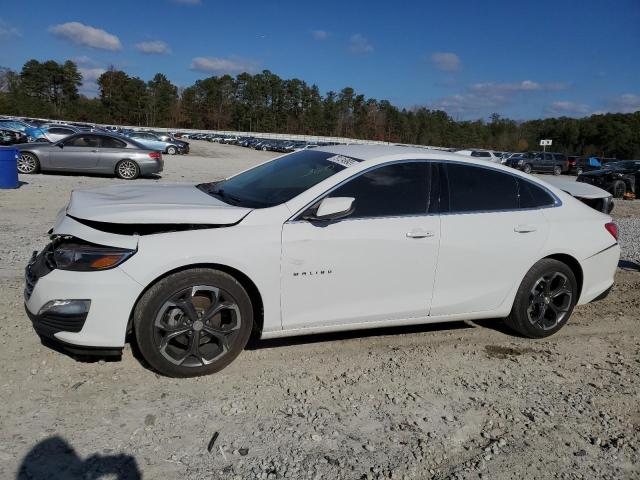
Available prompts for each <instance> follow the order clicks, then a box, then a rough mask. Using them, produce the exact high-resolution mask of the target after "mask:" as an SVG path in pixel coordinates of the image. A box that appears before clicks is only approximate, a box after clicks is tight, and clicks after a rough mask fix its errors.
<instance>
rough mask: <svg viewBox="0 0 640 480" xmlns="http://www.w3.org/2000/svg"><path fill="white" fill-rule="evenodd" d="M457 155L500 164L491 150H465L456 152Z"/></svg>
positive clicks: (500, 161)
mask: <svg viewBox="0 0 640 480" xmlns="http://www.w3.org/2000/svg"><path fill="white" fill-rule="evenodd" d="M455 153H457V154H458V155H466V156H469V157H474V158H479V159H481V160H487V161H489V162H493V163H502V160H501V158H500V157H498V156H496V155H495V153H493V151H491V150H479V149H465V150H456V152H455Z"/></svg>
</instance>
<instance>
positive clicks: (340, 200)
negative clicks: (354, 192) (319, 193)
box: [304, 197, 355, 222]
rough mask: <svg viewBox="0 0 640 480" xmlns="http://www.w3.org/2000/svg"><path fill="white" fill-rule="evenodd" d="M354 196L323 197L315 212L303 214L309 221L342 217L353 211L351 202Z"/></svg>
mask: <svg viewBox="0 0 640 480" xmlns="http://www.w3.org/2000/svg"><path fill="white" fill-rule="evenodd" d="M354 201H355V198H352V197H333V198H329V197H328V198H325V199H324V200H322V201H321V202H320V205H318V208H317V209H316V212H315V214H313V215H309V216H305V217H304V219H305V220H311V221H325V222H326V221H330V220H338V219H340V218H344V217H346V216H347V215H349V214H351V213H352V212H353V202H354Z"/></svg>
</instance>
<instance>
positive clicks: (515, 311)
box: [505, 258, 578, 338]
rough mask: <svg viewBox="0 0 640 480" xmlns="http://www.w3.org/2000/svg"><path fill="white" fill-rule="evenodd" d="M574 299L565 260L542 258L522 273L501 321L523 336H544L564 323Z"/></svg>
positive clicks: (572, 281) (572, 278) (571, 277)
mask: <svg viewBox="0 0 640 480" xmlns="http://www.w3.org/2000/svg"><path fill="white" fill-rule="evenodd" d="M577 301H578V286H577V281H576V277H575V275H574V274H573V271H572V270H571V269H570V268H569V267H568V266H567V265H566V264H565V263H562V262H560V261H558V260H554V259H551V258H545V259H543V260H540V261H539V262H538V263H536V264H535V265H534V266H533V267H531V270H529V271H528V272H527V274H526V275H525V277H524V279H523V280H522V283H521V284H520V288H519V289H518V293H517V294H516V298H515V301H514V303H513V308H512V310H511V313H510V314H509V316H508V317H507V318H506V319H505V323H506V324H507V325H508V326H509V327H511V328H512V329H513V330H515V331H516V332H518V333H520V334H521V335H524V336H525V337H529V338H543V337H548V336H549V335H553V334H554V333H555V332H557V331H558V330H560V329H561V328H562V327H563V326H564V324H565V323H567V321H568V320H569V317H570V316H571V312H572V311H573V307H574V306H575V304H576V302H577Z"/></svg>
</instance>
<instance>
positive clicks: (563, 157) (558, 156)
mask: <svg viewBox="0 0 640 480" xmlns="http://www.w3.org/2000/svg"><path fill="white" fill-rule="evenodd" d="M554 158H555V159H556V160H561V161H565V156H564V155H562V154H561V153H556V154H555V155H554Z"/></svg>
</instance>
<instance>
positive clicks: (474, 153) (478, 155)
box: [471, 150, 491, 158]
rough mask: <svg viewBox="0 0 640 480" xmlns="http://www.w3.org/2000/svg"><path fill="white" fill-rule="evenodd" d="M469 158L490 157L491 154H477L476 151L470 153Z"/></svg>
mask: <svg viewBox="0 0 640 480" xmlns="http://www.w3.org/2000/svg"><path fill="white" fill-rule="evenodd" d="M471 156H472V157H485V158H486V157H491V154H490V153H489V152H479V151H477V150H474V151H473V152H471Z"/></svg>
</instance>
